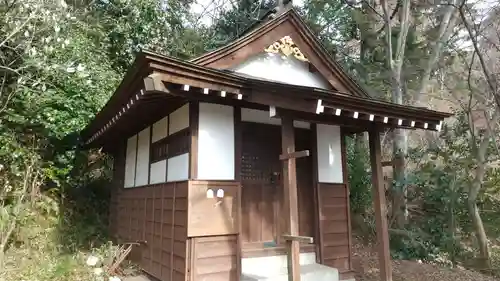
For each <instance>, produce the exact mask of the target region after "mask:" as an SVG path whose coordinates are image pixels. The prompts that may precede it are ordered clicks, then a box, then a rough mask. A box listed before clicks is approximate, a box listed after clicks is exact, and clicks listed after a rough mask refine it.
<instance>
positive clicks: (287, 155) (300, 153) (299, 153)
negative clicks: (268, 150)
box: [280, 150, 309, 161]
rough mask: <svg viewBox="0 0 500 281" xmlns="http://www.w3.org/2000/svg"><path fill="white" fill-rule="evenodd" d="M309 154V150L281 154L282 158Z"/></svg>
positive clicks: (300, 156)
mask: <svg viewBox="0 0 500 281" xmlns="http://www.w3.org/2000/svg"><path fill="white" fill-rule="evenodd" d="M306 156H309V150H302V151H295V152H292V153H287V154H281V155H280V160H282V161H283V160H287V159H290V158H302V157H306Z"/></svg>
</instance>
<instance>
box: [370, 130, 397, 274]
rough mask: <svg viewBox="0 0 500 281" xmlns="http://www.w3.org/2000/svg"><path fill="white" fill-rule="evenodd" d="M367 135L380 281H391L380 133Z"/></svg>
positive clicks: (372, 132)
mask: <svg viewBox="0 0 500 281" xmlns="http://www.w3.org/2000/svg"><path fill="white" fill-rule="evenodd" d="M369 135H370V160H371V167H372V185H373V204H375V221H376V227H377V241H378V259H379V267H380V280H381V281H392V268H391V255H390V252H389V231H388V229H387V228H388V226H387V205H386V203H385V188H384V182H383V174H382V156H381V154H382V152H381V148H380V132H379V131H377V130H376V129H374V130H370V132H369Z"/></svg>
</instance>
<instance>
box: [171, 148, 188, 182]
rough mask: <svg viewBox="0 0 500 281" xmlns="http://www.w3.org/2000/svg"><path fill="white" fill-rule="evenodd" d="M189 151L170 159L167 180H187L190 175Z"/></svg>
mask: <svg viewBox="0 0 500 281" xmlns="http://www.w3.org/2000/svg"><path fill="white" fill-rule="evenodd" d="M188 173H189V153H184V154H181V155H178V156H175V157H172V158H170V159H168V164H167V182H171V181H181V180H187V179H188V177H189V175H188Z"/></svg>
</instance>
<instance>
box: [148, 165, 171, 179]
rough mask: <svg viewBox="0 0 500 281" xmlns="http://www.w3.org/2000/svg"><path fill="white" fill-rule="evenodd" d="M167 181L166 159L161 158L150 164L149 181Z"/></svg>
mask: <svg viewBox="0 0 500 281" xmlns="http://www.w3.org/2000/svg"><path fill="white" fill-rule="evenodd" d="M166 181H167V160H161V161H158V162H155V163H153V164H151V175H150V177H149V183H150V184H155V183H162V182H166Z"/></svg>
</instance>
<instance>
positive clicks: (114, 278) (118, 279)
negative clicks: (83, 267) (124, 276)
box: [109, 276, 121, 281]
mask: <svg viewBox="0 0 500 281" xmlns="http://www.w3.org/2000/svg"><path fill="white" fill-rule="evenodd" d="M109 281H121V279H120V278H118V277H116V276H112V277H109Z"/></svg>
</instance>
